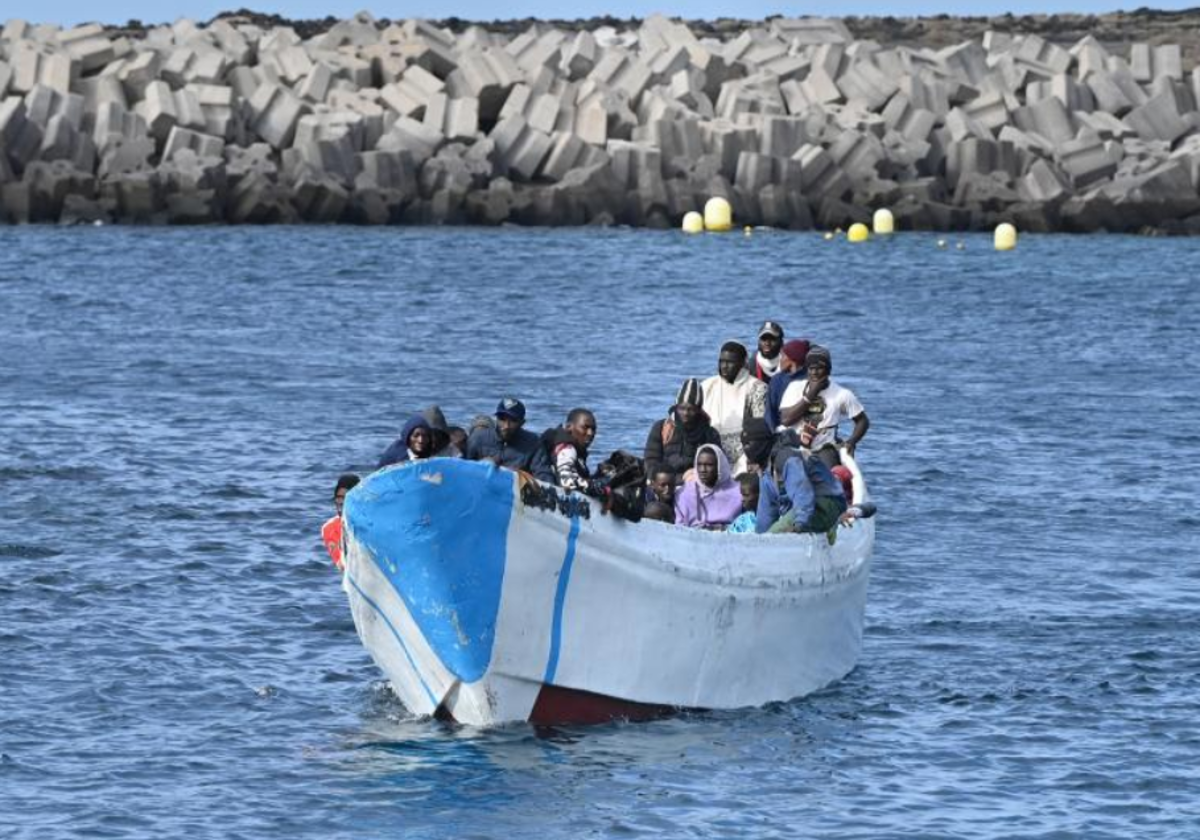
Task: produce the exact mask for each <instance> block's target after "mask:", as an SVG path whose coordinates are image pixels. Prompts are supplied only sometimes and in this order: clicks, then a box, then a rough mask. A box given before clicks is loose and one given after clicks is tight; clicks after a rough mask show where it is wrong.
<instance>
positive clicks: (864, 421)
mask: <svg viewBox="0 0 1200 840" xmlns="http://www.w3.org/2000/svg"><path fill="white" fill-rule="evenodd" d="M806 364H807V366H808V377H807V379H806V380H796V381H795V382H792V383H791V384H790V385H788V386H787V390H786V391H784V394H783V402H781V403H780V421H781V422H782V424H783V425H785V426H788V427H789V428H792V429H795V430H796V431H799V428H800V425H799V424H800V423H801V421H802V419H803V418H804V417H805V416H807V415H810V414H814V413H818V414H820V415H821V423H820V427H819V428H818V430H817V436H816V438H815V439H814V440H813V444H812V451H813V453H815V454H816V455H817V456H818V457H819V458H820V459H821V460H822V461H824V462H825V464H826V465H827V466H830V467H836V466H837V465H838V464H840V463H841V458H840V457H839V455H838V450H837V427H838V424H839V423H841V422H842V421H843V420H852V421H854V431H852V432H851V433H850V436H849V437H848V438H846V440H845V442H844V443H843V444H842V446H843V447H844V448H845V450H846V451H847V452H848V453H850V455H851V456H853V455H854V449H855V447H856V446H858V442H859V441H860V440H862V438H863V435H865V434H866V433H867V429H869V428H870V427H871V421H870V419H869V418H868V417H867V413H866V412H865V411H863V407H862V403H860V402H859V401H858V397H856V396H854V392H853V391H851V390H850V389H849V388H843V387H842V386H841V385H839V384H837V383H836V382H834V381H833V380H832V379H830V378H829V374H830V373H832V372H833V358H832V356H831V355H830V353H829V351H828V350H827V349H825V348H824V347H813V348H811V349H809V351H808V356H807V359H806Z"/></svg>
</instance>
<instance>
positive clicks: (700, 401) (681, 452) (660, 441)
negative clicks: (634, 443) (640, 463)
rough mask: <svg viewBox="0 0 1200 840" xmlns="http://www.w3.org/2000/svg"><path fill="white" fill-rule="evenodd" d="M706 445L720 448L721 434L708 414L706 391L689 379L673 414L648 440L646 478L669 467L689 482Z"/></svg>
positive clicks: (662, 421)
mask: <svg viewBox="0 0 1200 840" xmlns="http://www.w3.org/2000/svg"><path fill="white" fill-rule="evenodd" d="M706 443H711V444H713V445H714V446H718V447H719V446H720V445H721V435H720V434H718V433H717V430H716V429H714V428H713V427H712V424H711V423H709V421H708V415H707V414H705V413H704V392H703V390H701V388H700V382H699V380H697V379H689V380H687V381H686V382H684V383H683V387H682V388H680V389H679V394H678V395H677V396H676V398H675V405H674V406H673V407H672V408H671V412H670V414H669V415H668V416H667V417H666V418H665V419H663V420H659V421H658V422H657V423H655V424H654V425H653V426H651V427H650V434H649V435H648V436H647V437H646V475H648V476H653V475H654V474H655V472H657V471H658V470H659V469H660V468H661V467H664V466H665V467H667V468H669V469H671V470H674V471H675V475H676V476H679V477H680V478H681V479H682V480H684V481H686V480H687V478H688V476H687V473H688V471H690V470H691V469H692V464H693V463H694V462H695V460H696V451H697V450H698V449H699V448H700V447H701V446H703V445H704V444H706Z"/></svg>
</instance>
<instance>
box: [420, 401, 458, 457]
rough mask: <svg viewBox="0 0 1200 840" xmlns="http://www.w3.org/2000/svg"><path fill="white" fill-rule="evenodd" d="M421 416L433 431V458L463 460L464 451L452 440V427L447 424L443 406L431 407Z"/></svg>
mask: <svg viewBox="0 0 1200 840" xmlns="http://www.w3.org/2000/svg"><path fill="white" fill-rule="evenodd" d="M421 416H422V417H424V418H425V422H427V423H428V424H429V428H430V429H432V431H433V456H432V457H434V458H461V457H462V456H463V451H462V450H461V449H459V448H458V447H457V446H456V445H455V444H454V441H453V440H452V439H451V434H450V426H449V425H448V424H447V423H446V415H445V414H443V413H442V409H441V406H437V405H431V406H429V408H427V409H425V410H424V411H422V412H421Z"/></svg>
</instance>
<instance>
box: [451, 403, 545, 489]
mask: <svg viewBox="0 0 1200 840" xmlns="http://www.w3.org/2000/svg"><path fill="white" fill-rule="evenodd" d="M524 426H525V404H524V403H523V402H521V401H520V400H518V399H514V398H512V397H505V398H504V399H502V400H501V401H500V405H498V406H496V422H495V425H493V426H485V427H483V428H479V429H476V430H475V431H473V432H471V437H470V438H469V439H468V440H467V458H468V459H470V460H472V461H483V460H488V461H492V462H493V463H494V464H496V466H498V467H507V468H508V469H510V470H524V471H525V472H528V473H533V475H534V477H535V478H537V479H538V481H544V482H546V483H547V484H553V483H554V470H552V469H551V468H550V461H549V459H548V458H547V457H546V449H545V447H544V446H543V445H542V441H541V438H539V437H538V436H537V435H535V434H534V433H533V432H531V431H528V430H527V429H525V428H524Z"/></svg>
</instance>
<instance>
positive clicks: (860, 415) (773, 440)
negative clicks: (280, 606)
mask: <svg viewBox="0 0 1200 840" xmlns="http://www.w3.org/2000/svg"><path fill="white" fill-rule="evenodd" d="M832 373H833V357H832V354H831V353H830V351H829V349H828V348H826V347H824V346H821V345H817V344H814V343H812V342H810V341H808V340H806V339H791V340H786V339H785V335H784V329H783V326H782V325H781V324H779V323H778V322H775V321H766V322H765V323H763V325H762V327H761V328H760V329H759V331H758V341H757V349H756V352H755V353H754V354H753V355H751V354H750V352H749V351H748V350H747V348H746V346H745V345H743V344H741V343H740V342H737V341H728V342H726V343H725V344H723V345H722V346H721V349H720V352H719V354H718V356H717V372H716V374H715V375H713V376H710V377H708V378H707V379H704V380H698V379H688V380H686V381H685V382H684V383H683V385H682V386H681V387H680V389H679V391H678V393H677V394H676V397H675V401H674V403H673V405H672V406H671V408H670V410H669V411H668V412H667V415H666V416H665V417H663V418H662V419H660V420H656V421H655V422H654V423H653V425H651V427H650V430H649V433H648V434H647V437H646V445H645V449H644V453H643V455H642V457H640V458H638V457H637V456H634V455H631V454H630V453H627V452H616V453H614V454H613V455H612V456H611V457H610V458H608V459H607V460H605V461H604V462H602V463H601V464H598V465H596V466H595V467H593V466H591V465H590V464H589V454H590V449H591V447H592V443H593V442H594V440H595V438H596V431H597V422H596V415H595V413H594V412H592V411H591V410H590V409H587V408H576V409H573V410H572V411H571V412H570V413H569V414H568V415H567V417H566V420H565V421H564V422H563V423H562V424H561V425H558V426H554V427H551V428H549V429H547V430H546V431H545V432H543V433H541V434H540V435H539V434H536V433H534V432H532V431H530V430H528V429H527V428H525V425H526V408H525V404H524V403H523V402H521V400H519V399H516V398H513V397H505V398H504V399H502V400H500V402H499V404H498V405H497V406H496V410H495V412H494V413H493V414H492V415H490V416H489V415H480V416H478V417H476V418H475V419H474V420H473V421H472V423H471V425H470V428H469V429H464V428H462V427H457V426H450V425H448V424H447V423H446V418H445V416H444V415H443V413H442V411H441V409H439V408H438V407H437V406H430V407H429V408H428V409H426V410H425V411H423V412H421V413H419V414H414V415H413V416H412V417H410V418H409V419H408V421H407V422H406V423H405V424H404V427H403V429H402V430H401V432H400V436H399V437H398V438H397V439H396V440H395V441H394V442H393V443H392V444H391V445H390V446H388V447H387V449H386V450H385V451H384V453H383V455H382V457H381V458H380V459H379V463H378V465H377V468H384V467H389V466H392V465H394V464H400V463H405V462H409V461H419V460H423V459H427V458H467V459H469V460H473V461H491V462H492V463H494V464H495V465H496V466H498V467H503V468H507V469H511V470H519V471H522V472H525V473H528V474H530V475H532V476H533V477H534V478H536V479H538V480H539V481H541V482H543V483H545V484H551V485H556V486H558V487H561V488H562V489H563V490H568V491H576V492H579V493H583V494H584V495H586V496H589V497H592V498H594V499H597V500H600V502H601V505H602V509H603V510H604V511H605V512H608V513H611V514H613V515H616V516H621V517H623V518H625V519H629V520H632V521H639V520H640V519H643V518H646V519H654V520H660V521H663V522H669V523H673V524H675V525H679V526H684V527H689V528H705V529H709V530H727V531H730V532H734V533H759V534H762V533H789V532H802V533H803V532H808V533H820V532H829V531H831V530H832V529H833V528H835V527H836V526H837V525H838V524H839V523H842V524H847V523H849V522H850V521H852V520H853V519H854V518H859V517H866V516H870V515H873V514H874V508H873V507H872V506H871V505H870V504H869V503H865V502H859V503H858V504H855V501H856V500H855V499H854V494H853V486H852V474H851V472H850V471H849V470H848V469H847V468H846V467H845V466H843V465H842V457H841V453H843V452H845V453H848V454H849V455H851V456H853V454H854V451H855V449H856V447H857V446H858V444H859V442H860V441H861V440H862V439H863V436H864V435H865V434H866V433H867V430H868V428H870V420H869V419H868V417H867V413H866V411H864V410H863V407H862V404H861V403H860V402H859V400H858V397H857V396H855V394H854V393H853V392H852V391H851V390H850V389H848V388H846V387H844V386H842V385H840V384H838V383H837V382H836V381H834V379H833V378H832ZM846 423H848V424H850V431H849V434H848V435H847V436H846V437H845V439H841V438H839V431H840V428H841V426H842V425H843V424H846ZM358 481H359V479H358V476H356V475H353V474H346V475H343V476H341V477H339V478H338V481H337V484H336V487H335V490H334V503H335V506H336V508H337V515H336V516H334V517H333V518H332V519H330V520H329V521H328V522H326V523H325V526H324V527H323V528H322V540H323V542H324V543H325V546H326V548H327V549H328V550H329V553H330V556H331V557H332V558H333V560H334V562H335V563H336V564H338V565H339V566H340V565H341V544H342V539H341V513H342V500H343V499H344V498H345V496H346V493H348V492H349V490H350V489H351V488H353V487H354V486H355V485H356V484H357V483H358Z"/></svg>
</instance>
